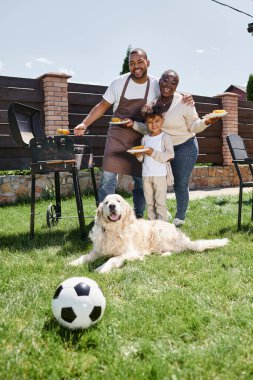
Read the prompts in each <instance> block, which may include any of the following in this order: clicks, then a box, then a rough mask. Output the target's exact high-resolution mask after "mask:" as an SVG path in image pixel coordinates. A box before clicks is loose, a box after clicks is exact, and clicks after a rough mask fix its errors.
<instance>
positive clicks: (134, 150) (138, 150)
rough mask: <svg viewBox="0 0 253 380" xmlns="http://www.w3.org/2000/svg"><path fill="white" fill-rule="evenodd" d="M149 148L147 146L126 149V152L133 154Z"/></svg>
mask: <svg viewBox="0 0 253 380" xmlns="http://www.w3.org/2000/svg"><path fill="white" fill-rule="evenodd" d="M148 150H149V149H148V148H142V149H128V150H127V152H128V153H130V154H135V153H144V152H147V151H148Z"/></svg>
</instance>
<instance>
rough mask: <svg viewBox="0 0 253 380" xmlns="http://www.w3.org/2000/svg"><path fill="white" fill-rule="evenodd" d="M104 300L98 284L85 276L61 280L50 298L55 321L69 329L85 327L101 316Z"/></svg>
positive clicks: (103, 309)
mask: <svg viewBox="0 0 253 380" xmlns="http://www.w3.org/2000/svg"><path fill="white" fill-rule="evenodd" d="M105 305H106V300H105V297H104V295H103V293H102V291H101V289H100V288H99V286H98V284H97V283H96V282H95V281H94V280H91V279H90V278H87V277H71V278H68V279H67V280H65V281H63V282H62V283H61V284H60V285H59V286H58V288H57V289H56V291H55V294H54V296H53V299H52V312H53V315H54V316H55V318H56V319H57V321H58V322H59V323H60V324H61V325H62V326H64V327H68V328H69V329H71V330H76V329H87V328H88V327H90V326H92V325H94V324H95V323H97V322H98V321H100V319H101V318H102V316H103V314H104V311H105Z"/></svg>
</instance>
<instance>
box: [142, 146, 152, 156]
mask: <svg viewBox="0 0 253 380" xmlns="http://www.w3.org/2000/svg"><path fill="white" fill-rule="evenodd" d="M147 149H148V150H147V151H145V152H144V154H147V155H148V156H151V155H152V153H153V152H154V149H153V148H150V147H149V148H147Z"/></svg>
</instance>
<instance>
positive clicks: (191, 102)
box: [182, 94, 195, 107]
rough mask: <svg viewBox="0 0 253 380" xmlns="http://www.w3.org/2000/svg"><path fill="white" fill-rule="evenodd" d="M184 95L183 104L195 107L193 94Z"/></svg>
mask: <svg viewBox="0 0 253 380" xmlns="http://www.w3.org/2000/svg"><path fill="white" fill-rule="evenodd" d="M182 95H183V98H182V103H185V104H186V105H187V106H192V107H193V106H195V102H194V100H193V97H192V96H191V94H182Z"/></svg>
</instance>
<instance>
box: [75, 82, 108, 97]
mask: <svg viewBox="0 0 253 380" xmlns="http://www.w3.org/2000/svg"><path fill="white" fill-rule="evenodd" d="M106 89H107V86H99V85H94V84H82V83H72V82H69V83H68V92H69V93H71V92H80V93H82V94H85V93H86V94H102V95H103V94H104V93H105V91H106Z"/></svg>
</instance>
